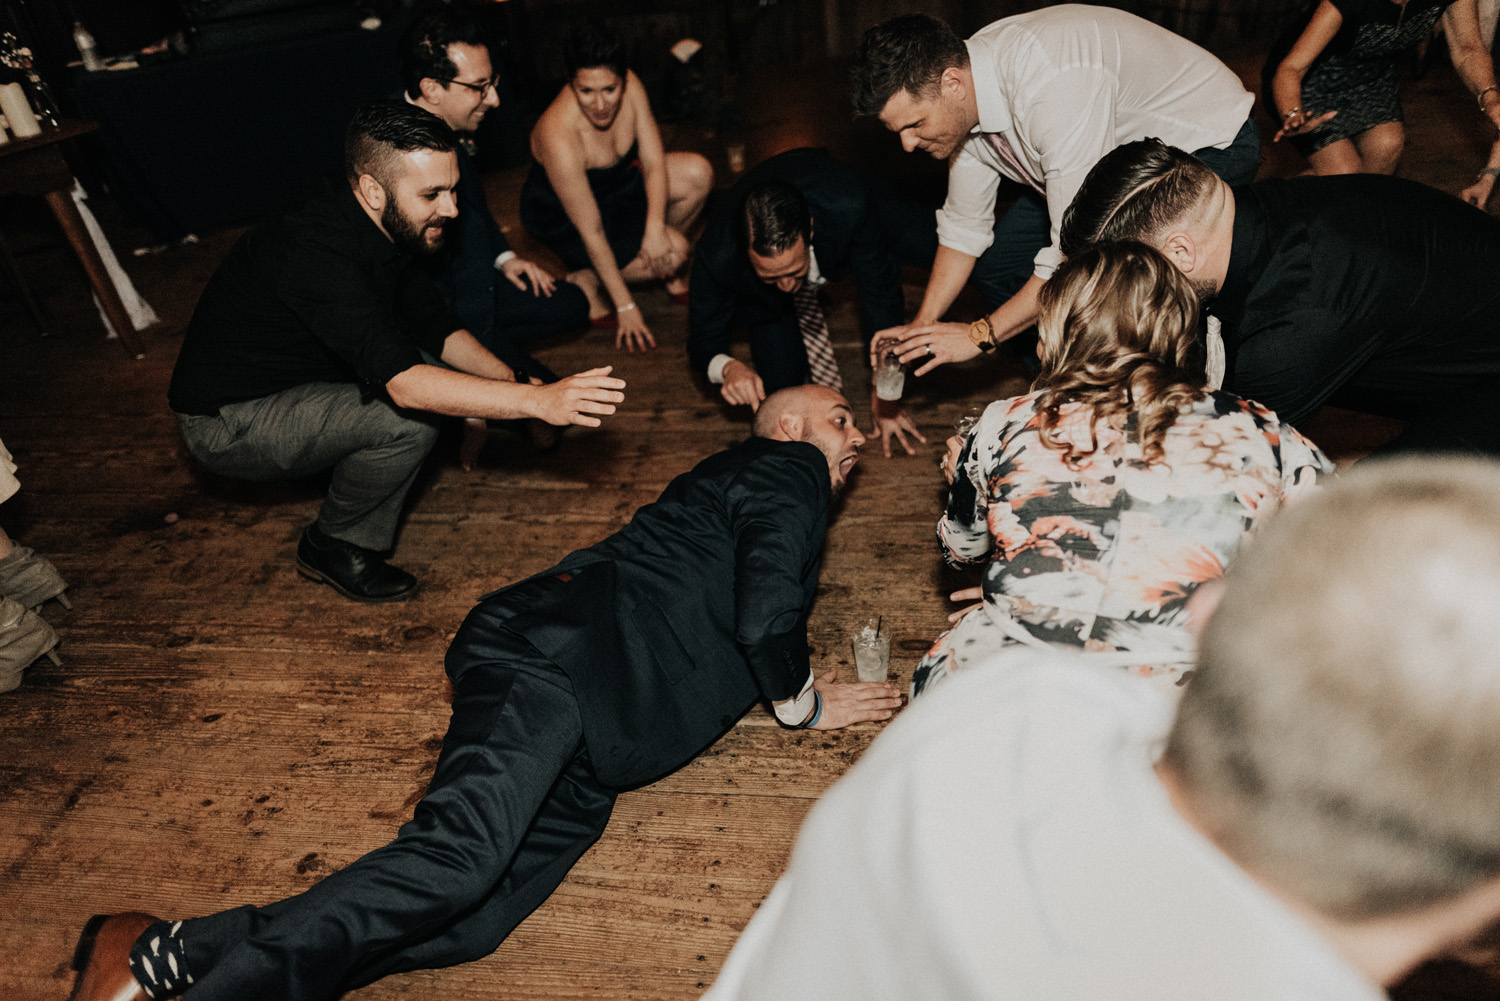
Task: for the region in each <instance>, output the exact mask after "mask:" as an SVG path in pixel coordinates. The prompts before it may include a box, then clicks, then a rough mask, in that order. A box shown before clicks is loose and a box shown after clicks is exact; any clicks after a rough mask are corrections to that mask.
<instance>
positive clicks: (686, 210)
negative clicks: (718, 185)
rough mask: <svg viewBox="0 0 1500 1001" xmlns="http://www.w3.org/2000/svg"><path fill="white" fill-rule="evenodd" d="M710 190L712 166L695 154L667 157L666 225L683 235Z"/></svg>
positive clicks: (692, 223)
mask: <svg viewBox="0 0 1500 1001" xmlns="http://www.w3.org/2000/svg"><path fill="white" fill-rule="evenodd" d="M713 188H714V168H713V164H711V163H709V162H708V160H707V159H705V158H704V157H702V156H699V155H698V154H697V153H668V154H667V225H668V226H670V227H671V228H673V229H675V230H678V231H679V232H681V233H684V234H687V233H691V232H692V231H693V226H694V224H696V223H697V221H698V217H699V216H700V215H702V213H703V205H704V203H705V202H707V201H708V193H709V192H710V191H712V190H713Z"/></svg>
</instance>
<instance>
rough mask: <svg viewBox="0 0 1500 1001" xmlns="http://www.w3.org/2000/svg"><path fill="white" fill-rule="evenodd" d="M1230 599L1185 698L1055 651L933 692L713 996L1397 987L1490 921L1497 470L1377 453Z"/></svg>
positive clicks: (1498, 678)
mask: <svg viewBox="0 0 1500 1001" xmlns="http://www.w3.org/2000/svg"><path fill="white" fill-rule="evenodd" d="M1218 595H1222V598H1221V600H1220V601H1219V605H1218V608H1217V609H1216V610H1214V611H1213V612H1212V614H1211V615H1210V616H1209V617H1208V622H1207V626H1206V629H1204V630H1203V633H1202V636H1201V639H1200V642H1199V649H1198V654H1197V670H1196V671H1195V672H1194V673H1193V675H1192V677H1191V678H1190V679H1189V680H1188V681H1187V682H1186V684H1185V685H1184V686H1183V687H1182V688H1181V689H1178V690H1179V691H1181V692H1182V698H1181V703H1180V705H1179V706H1178V707H1177V711H1176V715H1175V719H1174V717H1173V714H1172V705H1171V702H1170V701H1169V700H1165V699H1162V698H1161V693H1160V691H1159V690H1152V689H1151V686H1150V685H1146V684H1143V680H1142V679H1141V678H1139V677H1135V676H1134V675H1132V674H1131V673H1129V672H1127V671H1125V670H1121V669H1118V668H1101V667H1099V666H1097V665H1091V664H1088V663H1086V662H1084V661H1083V660H1082V659H1080V658H1079V656H1078V655H1077V654H1070V653H1068V652H1066V651H1062V650H1057V651H1053V652H1050V653H1049V652H1047V651H1045V650H1038V651H1035V652H1033V653H1032V654H1030V655H1028V656H1025V657H1020V658H1014V657H1012V658H1010V659H1007V660H1005V662H1004V663H1003V664H993V665H988V666H989V667H990V669H988V670H985V669H982V668H983V667H984V666H985V665H981V669H980V670H974V671H969V672H965V673H963V674H959V675H955V676H954V679H953V683H952V684H951V686H949V687H946V688H941V689H938V690H937V691H936V692H934V694H933V696H932V697H931V698H930V699H928V698H926V697H924V698H922V699H919V700H918V702H917V704H915V705H913V706H912V707H911V708H909V709H907V710H906V711H905V712H903V713H902V716H901V718H900V719H898V720H897V721H896V722H895V723H893V724H892V725H891V726H890V727H889V728H887V729H886V731H885V732H884V733H882V734H881V736H880V737H879V738H878V739H877V740H876V741H875V743H874V744H873V745H872V746H871V747H870V749H869V750H868V751H867V752H866V753H865V755H864V756H863V757H861V758H860V759H859V761H858V762H857V763H856V764H855V765H854V767H853V768H852V769H851V770H850V771H849V773H848V774H847V775H845V776H844V777H843V778H842V779H840V780H839V781H838V783H837V784H835V785H834V787H833V788H832V789H831V790H829V792H828V793H827V794H826V795H824V796H823V798H822V799H820V800H819V801H818V803H817V804H815V805H814V806H813V809H812V811H811V812H810V813H809V814H808V817H807V822H806V824H805V825H804V826H803V829H802V832H801V834H800V835H799V836H798V839H797V844H796V847H795V848H794V850H793V852H792V858H791V862H790V864H789V866H788V869H787V873H786V875H785V876H783V877H782V879H781V880H780V882H778V883H777V884H776V887H775V888H774V889H773V890H772V891H771V894H770V896H769V897H767V898H766V900H765V901H764V903H763V904H761V905H760V906H759V909H758V910H757V911H756V912H755V914H754V917H753V918H751V920H750V923H749V926H748V927H747V928H746V929H745V932H744V934H743V935H742V936H741V938H740V941H739V943H738V944H737V945H736V946H735V948H734V951H733V952H732V953H730V956H729V958H728V960H727V961H726V962H725V964H724V968H723V971H722V972H721V974H720V976H719V978H718V980H717V981H716V982H715V984H714V986H713V989H712V990H711V991H710V992H709V993H708V995H707V996H706V998H705V1001H752V999H756V1001H759V999H768V998H818V999H820V1001H908V999H911V998H965V999H988V998H992V999H1002V998H1006V999H1009V998H1025V999H1027V1001H1079V999H1082V998H1109V999H1111V1001H1206V999H1210V998H1211V999H1213V1001H1270V999H1280V1001H1290V999H1299V1001H1383V999H1384V998H1385V997H1386V995H1385V993H1384V991H1383V990H1382V988H1383V987H1384V986H1388V985H1391V984H1394V983H1396V982H1397V981H1399V980H1401V979H1402V978H1403V977H1405V976H1406V974H1407V973H1409V972H1410V971H1411V970H1412V969H1413V968H1414V967H1415V966H1417V965H1418V964H1419V963H1421V962H1423V961H1424V960H1427V959H1430V958H1433V957H1436V956H1440V955H1443V954H1444V953H1447V952H1449V951H1450V950H1453V949H1455V948H1456V947H1458V946H1460V945H1462V944H1464V943H1466V942H1467V941H1468V940H1470V939H1471V938H1472V937H1473V936H1476V935H1477V934H1479V933H1481V932H1482V931H1484V930H1485V929H1486V926H1488V925H1491V924H1492V923H1493V922H1494V921H1495V920H1496V919H1497V918H1500V824H1496V822H1495V818H1496V817H1497V816H1500V727H1497V726H1496V725H1495V720H1496V719H1497V718H1500V646H1497V645H1496V643H1495V641H1494V633H1495V622H1496V621H1497V620H1500V466H1497V465H1496V464H1495V463H1493V462H1483V461H1478V460H1475V459H1455V458H1446V459H1435V458H1431V457H1424V458H1406V459H1402V460H1399V461H1396V462H1384V463H1370V464H1368V465H1366V466H1363V467H1361V468H1359V469H1357V470H1355V471H1354V472H1353V473H1352V474H1350V475H1349V476H1348V477H1347V478H1346V479H1344V480H1343V481H1341V482H1336V483H1334V484H1333V485H1332V486H1331V487H1327V488H1326V489H1325V490H1323V491H1321V492H1319V493H1315V494H1313V495H1312V496H1310V497H1308V498H1307V499H1306V500H1304V501H1302V502H1301V503H1300V504H1294V505H1293V506H1292V507H1290V508H1288V509H1287V510H1286V511H1284V512H1282V513H1281V514H1278V515H1277V516H1276V518H1275V519H1273V520H1272V521H1271V522H1270V523H1269V524H1268V525H1267V526H1266V528H1265V529H1264V530H1263V531H1262V532H1260V533H1259V534H1257V536H1256V537H1255V538H1254V539H1252V540H1251V542H1250V544H1249V545H1248V546H1247V548H1246V550H1245V552H1244V553H1242V554H1241V555H1240V556H1239V557H1238V559H1237V560H1236V562H1235V563H1234V565H1233V566H1232V567H1230V569H1229V572H1228V574H1227V577H1226V579H1225V581H1224V583H1223V586H1222V590H1221V589H1220V588H1216V587H1204V588H1200V589H1199V591H1198V592H1197V595H1195V602H1198V601H1200V599H1209V598H1212V597H1215V596H1218ZM1211 604H1212V602H1211V601H1208V600H1201V603H1200V604H1199V607H1198V609H1197V611H1198V612H1199V613H1200V614H1203V613H1207V612H1208V611H1209V608H1208V606H1209V605H1211ZM1200 621H1201V620H1200ZM1163 747H1164V748H1165V751H1163Z"/></svg>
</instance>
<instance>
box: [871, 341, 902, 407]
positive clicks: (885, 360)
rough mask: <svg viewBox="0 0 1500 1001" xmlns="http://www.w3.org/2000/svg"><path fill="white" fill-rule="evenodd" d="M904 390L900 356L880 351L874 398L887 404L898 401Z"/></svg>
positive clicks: (892, 351) (891, 352)
mask: <svg viewBox="0 0 1500 1001" xmlns="http://www.w3.org/2000/svg"><path fill="white" fill-rule="evenodd" d="M905 388H906V369H905V368H904V367H903V366H902V364H901V356H900V355H899V354H897V353H896V352H895V351H894V350H890V351H882V352H881V353H880V365H879V367H877V368H876V369H875V396H876V398H877V399H881V400H885V401H886V402H888V403H889V402H892V401H894V400H899V399H901V392H902V390H904V389H905Z"/></svg>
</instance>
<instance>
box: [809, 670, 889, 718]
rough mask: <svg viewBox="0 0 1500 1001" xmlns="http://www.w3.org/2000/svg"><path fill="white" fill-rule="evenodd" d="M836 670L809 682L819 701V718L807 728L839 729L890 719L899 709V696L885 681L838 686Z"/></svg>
mask: <svg viewBox="0 0 1500 1001" xmlns="http://www.w3.org/2000/svg"><path fill="white" fill-rule="evenodd" d="M838 674H839V672H838V671H837V669H835V670H832V671H829V672H828V673H827V674H825V675H823V676H822V677H821V678H818V679H817V680H815V681H814V682H813V688H815V689H817V692H818V697H819V698H820V699H822V700H823V715H821V716H819V717H818V722H816V723H814V724H813V725H812V726H811V727H810V728H809V729H812V730H841V729H843V728H844V727H846V726H848V725H849V724H851V723H863V722H865V721H866V720H875V719H890V718H891V717H892V716H893V715H895V712H896V710H897V709H900V708H901V696H900V694H898V693H897V691H896V686H895V685H893V684H891V683H890V682H888V681H855V682H850V683H849V684H844V685H841V684H839V682H838Z"/></svg>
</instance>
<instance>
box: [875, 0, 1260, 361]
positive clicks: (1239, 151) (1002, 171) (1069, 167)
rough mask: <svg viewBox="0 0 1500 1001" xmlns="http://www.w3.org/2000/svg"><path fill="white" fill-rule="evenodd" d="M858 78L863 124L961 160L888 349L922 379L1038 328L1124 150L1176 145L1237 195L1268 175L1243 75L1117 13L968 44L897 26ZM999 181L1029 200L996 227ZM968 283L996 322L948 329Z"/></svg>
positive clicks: (1050, 13)
mask: <svg viewBox="0 0 1500 1001" xmlns="http://www.w3.org/2000/svg"><path fill="white" fill-rule="evenodd" d="M852 81H853V100H854V108H855V111H856V112H857V113H859V114H863V115H876V116H879V118H880V121H881V123H882V124H883V125H885V127H886V128H888V129H890V130H891V131H892V132H895V133H896V134H897V135H899V136H900V138H901V144H902V146H903V147H904V148H905V149H906V150H907V151H908V152H911V151H914V150H918V149H920V150H924V151H926V152H927V153H930V154H931V155H932V156H934V157H936V158H937V159H939V160H945V161H947V163H948V197H947V201H945V202H944V203H943V207H942V209H941V210H940V211H939V212H938V216H937V231H938V242H939V244H940V246H939V248H938V251H937V257H936V260H935V261H934V262H933V266H932V275H931V277H930V278H929V279H928V282H927V292H926V294H925V295H924V296H923V298H922V305H921V307H920V308H919V309H918V310H917V315H916V318H915V319H914V320H913V321H912V323H911V324H910V325H907V326H903V327H899V328H895V329H893V330H891V331H889V332H888V333H887V334H885V335H884V336H879V337H877V338H876V344H877V345H880V344H883V343H885V342H887V341H894V342H895V343H896V345H897V347H898V350H899V351H900V352H901V358H902V360H903V361H905V362H908V363H915V364H917V365H919V366H920V367H919V368H918V369H917V371H916V374H917V375H923V374H925V373H926V372H929V371H931V370H932V369H933V368H935V367H937V366H938V365H942V364H945V363H948V362H956V361H965V360H968V359H971V358H975V357H978V356H979V354H980V353H981V352H982V351H991V350H993V349H994V347H995V345H997V344H999V343H1000V342H1002V341H1004V340H1006V339H1008V338H1010V337H1013V336H1015V335H1016V334H1019V333H1021V332H1022V331H1024V330H1027V329H1029V328H1030V327H1031V326H1032V324H1033V323H1034V322H1035V320H1036V312H1037V295H1038V293H1039V292H1040V291H1041V287H1042V285H1043V284H1044V283H1045V282H1046V280H1047V279H1048V278H1049V277H1050V276H1051V275H1052V272H1053V271H1054V270H1056V268H1057V266H1058V264H1059V263H1061V261H1062V254H1061V251H1060V250H1059V247H1058V226H1059V225H1060V224H1061V222H1062V214H1063V211H1064V210H1065V209H1066V208H1067V207H1068V203H1069V202H1071V201H1072V200H1073V194H1074V192H1076V191H1077V190H1078V185H1079V184H1080V183H1082V181H1083V177H1084V175H1085V174H1086V173H1088V170H1089V168H1090V167H1092V166H1093V165H1094V163H1095V161H1097V160H1098V159H1099V157H1101V156H1103V155H1104V154H1105V153H1107V152H1109V151H1110V150H1112V149H1114V148H1115V146H1117V145H1119V144H1120V143H1122V142H1128V141H1130V140H1132V139H1140V138H1142V137H1143V136H1150V135H1160V136H1166V137H1167V138H1168V139H1170V140H1171V141H1173V142H1175V143H1177V144H1178V145H1180V146H1182V147H1184V148H1186V149H1194V150H1198V152H1199V155H1200V156H1202V157H1203V158H1204V159H1205V160H1206V161H1208V162H1209V163H1210V165H1211V166H1212V168H1213V169H1214V170H1215V171H1217V172H1219V173H1220V174H1221V175H1222V176H1223V177H1224V178H1226V179H1227V180H1229V181H1230V182H1231V183H1235V184H1238V183H1243V182H1248V181H1249V180H1251V179H1252V178H1253V177H1254V176H1255V171H1256V168H1257V167H1258V166H1259V164H1260V134H1259V132H1258V131H1257V130H1256V127H1255V123H1254V122H1253V121H1252V120H1250V118H1249V114H1250V106H1251V104H1252V103H1254V97H1253V96H1252V95H1251V94H1250V93H1249V91H1247V90H1245V88H1244V86H1243V85H1242V84H1241V83H1240V80H1239V77H1237V76H1236V75H1235V74H1234V72H1233V71H1232V70H1231V69H1230V68H1229V67H1228V66H1225V65H1224V63H1223V62H1221V61H1220V60H1219V59H1217V58H1215V57H1214V56H1213V55H1211V54H1210V53H1208V52H1207V51H1205V50H1204V49H1202V48H1199V47H1198V46H1196V45H1194V44H1193V43H1192V42H1189V41H1188V40H1187V39H1185V38H1181V37H1179V36H1177V35H1174V34H1173V33H1172V32H1170V31H1168V30H1166V29H1165V28H1162V27H1160V26H1158V25H1155V24H1152V23H1151V22H1149V21H1146V20H1144V19H1142V18H1139V17H1136V16H1135V15H1134V14H1129V13H1126V12H1125V11H1122V10H1115V9H1112V8H1109V7H1094V6H1088V5H1084V4H1055V5H1052V6H1048V7H1044V8H1043V9H1041V10H1036V11H1032V12H1031V13H1027V14H1018V15H1016V16H1014V17H1006V18H1002V19H1000V20H998V21H996V22H994V23H993V24H990V25H988V26H986V27H984V28H982V29H980V30H979V31H978V32H976V33H975V34H973V35H972V36H970V37H969V38H968V39H960V38H959V37H958V35H956V34H955V33H954V32H953V30H952V29H951V28H949V27H948V25H946V24H944V23H943V22H942V21H939V20H938V19H937V18H934V17H931V16H929V15H926V14H908V15H905V16H903V17H897V18H893V19H892V20H889V21H886V22H884V23H882V24H878V25H876V26H875V27H873V28H871V29H870V30H869V31H868V32H866V33H865V36H864V39H863V40H862V41H861V43H860V47H859V51H858V53H857V54H856V57H855V64H854V70H853V74H852ZM1002 180H1009V181H1014V182H1019V184H1020V185H1021V190H1020V193H1019V194H1018V195H1017V196H1016V200H1015V202H1014V203H1013V204H1012V205H1011V207H1010V208H1009V209H1008V210H1006V211H1005V212H1004V213H1003V214H1002V215H1001V216H1000V217H999V218H998V219H997V218H996V215H995V207H996V199H997V196H998V193H999V188H1000V182H1001V181H1002ZM970 282H972V283H973V284H974V286H975V287H976V288H977V289H978V290H979V291H980V292H981V293H982V294H983V295H984V297H985V298H986V299H987V300H988V302H989V306H990V309H991V312H990V313H989V314H987V315H986V316H983V317H981V318H980V319H978V320H976V321H975V322H973V323H972V324H971V323H943V322H939V321H941V320H942V318H943V314H944V313H946V312H947V310H948V308H949V307H950V306H951V305H953V302H954V300H955V299H956V298H957V296H958V294H959V292H960V291H961V290H962V289H963V288H964V285H965V284H966V283H970ZM874 360H875V358H874V354H873V353H872V356H871V361H872V362H873V361H874Z"/></svg>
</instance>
